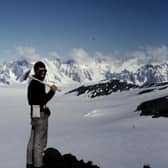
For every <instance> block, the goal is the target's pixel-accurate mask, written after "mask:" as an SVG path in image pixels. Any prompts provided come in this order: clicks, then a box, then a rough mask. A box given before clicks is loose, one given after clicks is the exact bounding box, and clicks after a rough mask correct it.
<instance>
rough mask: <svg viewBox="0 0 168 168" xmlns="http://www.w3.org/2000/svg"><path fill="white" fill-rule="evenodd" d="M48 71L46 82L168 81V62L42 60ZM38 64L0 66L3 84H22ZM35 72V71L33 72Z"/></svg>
mask: <svg viewBox="0 0 168 168" xmlns="http://www.w3.org/2000/svg"><path fill="white" fill-rule="evenodd" d="M40 60H42V61H43V62H44V63H45V64H46V66H47V69H48V73H47V77H46V80H48V81H50V82H56V83H59V84H65V83H72V82H76V83H84V82H95V81H101V80H111V79H119V80H124V81H127V82H130V83H132V84H136V85H144V84H152V83H160V82H166V81H168V63H162V64H159V63H158V64H148V65H141V66H140V65H134V68H132V67H131V68H130V67H129V66H125V67H124V66H123V65H124V64H125V63H123V64H122V65H115V63H112V62H108V60H104V59H102V60H101V59H97V60H96V59H95V60H94V61H90V62H89V63H88V62H82V63H81V62H80V63H79V62H77V61H76V60H75V59H71V60H68V61H61V60H60V59H55V60H49V59H46V58H41V59H40ZM34 62H35V61H29V60H27V59H25V58H22V59H18V60H15V61H13V62H10V63H3V64H1V65H0V83H1V84H11V83H20V82H21V78H22V76H23V75H24V73H25V72H26V71H27V70H29V69H32V67H33V64H34ZM126 65H128V64H126ZM32 73H33V70H32Z"/></svg>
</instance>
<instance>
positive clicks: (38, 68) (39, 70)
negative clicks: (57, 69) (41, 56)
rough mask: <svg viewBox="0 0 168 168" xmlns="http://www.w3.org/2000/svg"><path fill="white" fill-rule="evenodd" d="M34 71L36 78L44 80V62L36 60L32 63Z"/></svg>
mask: <svg viewBox="0 0 168 168" xmlns="http://www.w3.org/2000/svg"><path fill="white" fill-rule="evenodd" d="M34 72H35V76H36V77H37V78H38V79H40V80H44V78H45V75H46V72H47V70H46V67H45V64H44V63H43V62H41V61H38V62H36V63H35V64H34Z"/></svg>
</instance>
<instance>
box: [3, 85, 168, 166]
mask: <svg viewBox="0 0 168 168" xmlns="http://www.w3.org/2000/svg"><path fill="white" fill-rule="evenodd" d="M74 87H75V86H74ZM70 89H72V88H69V87H68V88H62V92H59V93H57V94H56V95H55V96H54V98H53V99H52V100H51V101H50V102H49V104H48V105H49V107H50V109H51V111H52V113H51V116H50V119H49V138H48V147H54V148H57V149H58V150H59V151H60V152H61V153H63V154H64V153H72V154H74V155H76V156H77V158H78V159H84V160H85V161H87V160H92V161H93V163H95V164H97V165H99V166H100V167H101V168H112V167H115V168H143V165H147V164H149V165H151V167H152V168H167V155H168V150H167V146H168V134H167V128H168V118H166V117H160V118H152V117H151V116H140V111H137V112H135V110H136V108H137V106H138V105H139V104H140V103H141V102H143V101H146V100H150V99H154V98H158V97H162V96H166V95H167V94H168V89H162V90H155V91H153V92H149V93H146V94H138V93H139V92H141V91H143V90H144V88H142V89H139V88H136V89H132V90H129V91H123V92H115V93H113V94H111V95H109V96H101V97H96V98H94V99H91V98H88V97H87V96H86V95H82V96H76V94H75V95H74V94H68V95H64V93H65V92H67V91H68V90H70ZM0 92H1V94H0V107H1V117H0V132H1V140H0V149H1V150H0V156H1V157H0V163H1V167H3V168H10V167H13V168H16V167H25V165H26V145H27V142H28V138H29V134H30V127H31V126H30V109H29V106H28V104H27V100H26V85H20V84H19V85H18V86H17V85H15V86H14V85H10V86H0Z"/></svg>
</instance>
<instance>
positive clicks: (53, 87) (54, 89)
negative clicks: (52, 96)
mask: <svg viewBox="0 0 168 168" xmlns="http://www.w3.org/2000/svg"><path fill="white" fill-rule="evenodd" d="M50 89H51V90H52V91H53V92H55V91H56V90H58V88H57V86H56V85H51V86H50Z"/></svg>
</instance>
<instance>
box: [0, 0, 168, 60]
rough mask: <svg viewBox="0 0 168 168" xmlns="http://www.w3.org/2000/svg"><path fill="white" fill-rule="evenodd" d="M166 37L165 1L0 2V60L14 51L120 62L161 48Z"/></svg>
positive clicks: (167, 8)
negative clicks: (82, 54) (80, 52)
mask: <svg viewBox="0 0 168 168" xmlns="http://www.w3.org/2000/svg"><path fill="white" fill-rule="evenodd" d="M167 32H168V1H167V0H0V57H1V58H0V59H1V60H2V59H3V60H5V59H9V58H10V55H11V54H12V52H11V51H13V50H14V49H16V48H17V49H18V48H19V49H20V50H24V49H25V48H26V49H27V50H28V49H32V50H33V52H38V53H40V54H41V55H47V53H49V52H52V53H54V52H56V53H57V54H58V55H59V56H62V57H66V56H67V54H68V53H69V52H70V51H71V50H73V49H74V48H83V49H84V50H86V51H87V52H88V53H95V52H97V51H98V52H101V53H103V54H105V55H110V53H117V54H118V56H120V57H122V54H123V53H125V52H128V51H132V50H138V49H140V48H145V47H161V46H163V45H164V46H167V45H168V34H167ZM20 50H19V51H20ZM117 54H116V55H117ZM55 55H56V54H55Z"/></svg>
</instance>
